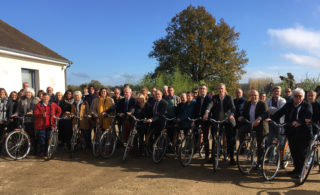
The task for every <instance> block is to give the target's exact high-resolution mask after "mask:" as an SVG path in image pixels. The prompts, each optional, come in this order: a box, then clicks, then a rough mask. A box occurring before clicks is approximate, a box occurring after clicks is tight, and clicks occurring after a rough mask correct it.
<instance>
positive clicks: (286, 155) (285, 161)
mask: <svg viewBox="0 0 320 195" xmlns="http://www.w3.org/2000/svg"><path fill="white" fill-rule="evenodd" d="M290 162H292V157H291V152H290V147H289V143H288V139H286V140H285V143H284V147H283V154H282V166H283V168H284V169H285V168H287V167H288V165H289V163H290Z"/></svg>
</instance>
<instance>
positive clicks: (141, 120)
mask: <svg viewBox="0 0 320 195" xmlns="http://www.w3.org/2000/svg"><path fill="white" fill-rule="evenodd" d="M130 116H131V118H133V120H135V121H137V122H145V121H147V119H146V118H144V119H137V118H136V117H135V116H133V115H130Z"/></svg>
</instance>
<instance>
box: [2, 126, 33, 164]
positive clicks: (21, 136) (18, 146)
mask: <svg viewBox="0 0 320 195" xmlns="http://www.w3.org/2000/svg"><path fill="white" fill-rule="evenodd" d="M30 146H31V144H30V140H29V137H28V136H27V135H26V134H25V133H24V132H23V131H22V130H19V131H12V132H11V133H9V135H8V136H7V138H6V141H5V149H6V152H7V154H8V155H9V156H10V158H12V159H14V160H21V159H23V158H25V157H26V156H27V155H28V154H29V152H30Z"/></svg>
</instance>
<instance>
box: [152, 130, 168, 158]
mask: <svg viewBox="0 0 320 195" xmlns="http://www.w3.org/2000/svg"><path fill="white" fill-rule="evenodd" d="M167 145H168V140H167V138H166V136H164V135H160V136H159V137H158V138H157V139H156V141H155V143H154V144H153V152H152V160H153V162H154V163H156V164H158V163H159V162H160V161H161V160H162V159H163V157H164V155H165V154H166V150H167Z"/></svg>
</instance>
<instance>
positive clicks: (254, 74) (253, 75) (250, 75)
mask: <svg viewBox="0 0 320 195" xmlns="http://www.w3.org/2000/svg"><path fill="white" fill-rule="evenodd" d="M260 78H261V79H262V78H272V80H273V81H274V82H277V81H279V80H280V79H279V75H278V74H275V73H268V72H263V71H261V70H256V71H247V73H246V74H244V75H243V76H242V79H241V80H240V83H247V82H248V80H249V79H260Z"/></svg>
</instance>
